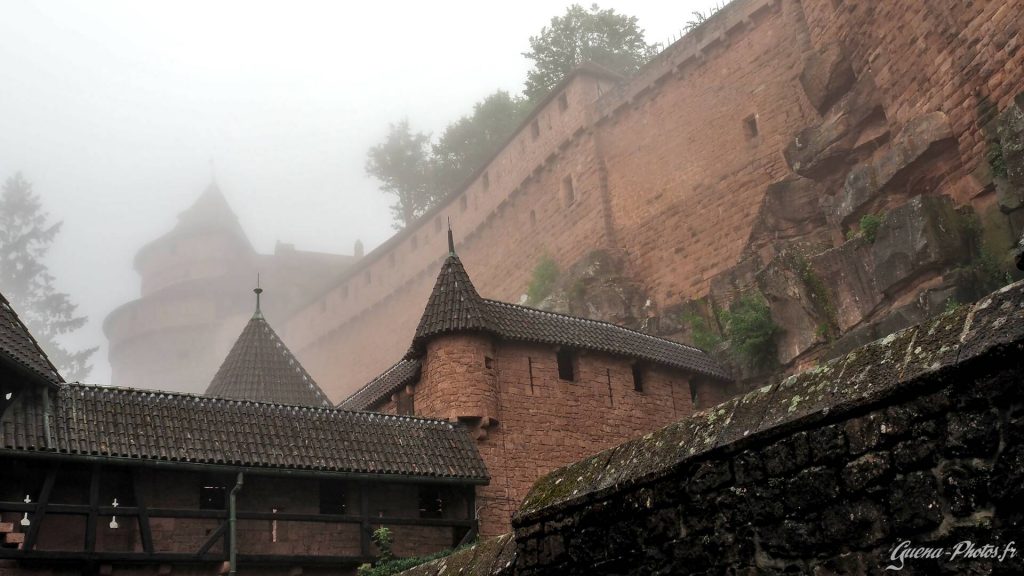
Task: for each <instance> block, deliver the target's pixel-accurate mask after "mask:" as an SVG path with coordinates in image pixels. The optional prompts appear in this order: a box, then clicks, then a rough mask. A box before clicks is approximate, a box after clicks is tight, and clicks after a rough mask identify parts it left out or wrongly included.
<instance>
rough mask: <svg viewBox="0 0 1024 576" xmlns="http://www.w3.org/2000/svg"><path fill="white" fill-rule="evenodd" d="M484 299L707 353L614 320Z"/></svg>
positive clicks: (500, 304)
mask: <svg viewBox="0 0 1024 576" xmlns="http://www.w3.org/2000/svg"><path fill="white" fill-rule="evenodd" d="M483 301H484V302H486V303H488V304H497V305H499V306H506V307H509V308H518V309H520V310H529V311H530V312H537V313H539V314H549V315H551V316H559V317H562V318H568V319H570V320H577V321H580V322H592V323H594V324H601V325H604V326H611V327H613V328H617V329H619V330H623V331H625V332H629V333H631V334H636V335H638V336H645V337H647V338H651V339H654V340H659V341H661V342H665V343H667V344H674V345H676V346H681V347H683V348H686V349H688V350H693V351H694V352H704V353H707V351H706V350H701V349H700V348H697V347H696V346H691V345H689V344H684V343H682V342H676V341H675V340H670V339H668V338H662V337H661V336H655V335H653V334H648V333H646V332H641V331H639V330H634V329H632V328H627V327H625V326H621V325H619V324H615V323H614V322H608V321H605V320H594V319H593V318H585V317H583V316H573V315H572V314H563V313H561V312H551V311H549V310H541V309H540V308H531V307H530V306H523V305H522V304H512V303H511V302H502V301H501V300H494V299H492V298H483Z"/></svg>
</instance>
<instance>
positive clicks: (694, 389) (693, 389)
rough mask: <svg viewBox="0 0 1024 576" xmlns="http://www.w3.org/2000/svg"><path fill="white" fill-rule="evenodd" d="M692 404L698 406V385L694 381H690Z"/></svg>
mask: <svg viewBox="0 0 1024 576" xmlns="http://www.w3.org/2000/svg"><path fill="white" fill-rule="evenodd" d="M690 404H691V405H692V406H693V407H694V408H696V407H697V385H696V384H695V383H693V382H690Z"/></svg>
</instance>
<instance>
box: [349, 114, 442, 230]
mask: <svg viewBox="0 0 1024 576" xmlns="http://www.w3.org/2000/svg"><path fill="white" fill-rule="evenodd" d="M431 172H432V170H431V162H430V137H429V136H428V135H426V134H423V133H422V132H417V133H415V134H414V133H413V132H412V131H411V130H410V129H409V120H407V119H405V120H402V121H400V122H398V123H397V124H392V125H391V127H390V129H389V130H388V135H387V137H386V138H385V140H384V142H382V143H380V144H378V145H376V146H374V147H373V148H370V151H369V154H368V158H367V160H366V173H367V174H369V175H370V176H373V177H374V178H376V179H378V180H380V182H381V187H382V188H383V190H384V191H385V192H387V193H388V194H392V195H394V196H395V202H394V204H392V205H391V213H392V216H393V217H394V219H395V224H394V226H395V228H402V227H404V226H408V225H409V224H410V223H411V222H412V221H413V220H415V219H416V218H418V217H419V216H420V215H421V214H423V213H424V212H425V211H426V210H427V209H428V208H430V207H431V206H433V205H434V204H435V203H436V202H437V201H438V199H439V197H440V195H439V194H438V191H437V188H436V187H435V186H434V185H433V183H432V181H431Z"/></svg>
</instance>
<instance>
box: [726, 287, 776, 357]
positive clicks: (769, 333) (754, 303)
mask: <svg viewBox="0 0 1024 576" xmlns="http://www.w3.org/2000/svg"><path fill="white" fill-rule="evenodd" d="M719 318H720V319H721V321H722V324H723V325H724V326H725V334H726V336H727V337H728V338H729V343H730V348H731V349H732V350H733V351H735V353H736V354H737V355H738V356H739V357H740V359H741V360H743V361H745V362H746V363H747V365H749V366H750V367H752V368H767V367H770V366H772V365H773V364H774V363H775V361H776V356H775V352H776V348H775V334H776V333H777V332H778V331H779V326H778V325H777V324H776V323H775V321H774V320H772V314H771V309H770V308H769V307H768V302H766V301H765V300H764V298H763V297H762V296H761V295H760V294H753V293H752V294H746V295H744V296H742V297H741V298H740V299H738V300H736V301H735V302H733V303H732V305H731V306H729V309H728V310H723V311H722V312H721V315H720V317H719Z"/></svg>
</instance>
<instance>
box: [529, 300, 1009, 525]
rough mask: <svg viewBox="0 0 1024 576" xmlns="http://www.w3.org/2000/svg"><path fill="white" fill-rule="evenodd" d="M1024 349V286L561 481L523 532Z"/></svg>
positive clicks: (597, 460) (533, 500) (599, 457)
mask: <svg viewBox="0 0 1024 576" xmlns="http://www.w3.org/2000/svg"><path fill="white" fill-rule="evenodd" d="M1022 341H1024V281H1021V282H1017V283H1014V284H1011V285H1009V286H1006V287H1004V288H1002V289H1000V290H998V291H996V292H994V293H992V294H990V295H989V296H987V297H985V298H983V299H981V300H980V301H979V302H978V303H976V304H974V305H972V306H962V307H960V308H958V309H956V310H954V311H951V312H949V313H947V314H943V315H941V316H938V317H935V318H932V319H929V320H927V321H925V322H924V323H922V324H919V325H917V326H914V327H911V328H907V329H905V330H901V331H899V332H896V333H894V334H891V335H889V336H886V337H885V338H882V339H880V340H876V341H874V342H872V343H870V344H867V345H865V346H863V347H861V348H858V349H856V350H854V351H853V352H851V353H849V354H847V355H846V356H844V357H840V358H836V359H834V360H832V361H829V362H828V363H826V364H824V365H822V366H819V367H816V368H814V369H811V370H808V371H806V372H803V373H801V374H798V375H795V376H792V377H790V378H787V379H786V380H784V381H782V382H780V383H778V384H774V385H770V386H765V387H763V388H760V389H758V390H754V391H752V392H749V393H747V394H745V395H743V396H740V397H738V398H734V399H732V400H729V401H727V402H725V403H723V404H720V405H718V406H716V407H714V408H711V409H708V410H705V411H703V412H699V413H696V414H694V415H693V416H690V417H688V418H685V419H683V420H680V421H678V422H675V423H673V424H670V425H669V426H666V427H665V428H662V429H661V430H658V431H656V432H653V433H651V434H648V435H646V436H644V437H642V438H638V439H636V440H632V441H629V442H626V443H624V444H621V445H619V446H616V447H615V448H611V449H609V450H605V451H603V452H601V453H599V454H596V455H594V456H591V457H589V458H587V459H584V460H581V461H579V462H576V463H573V464H570V465H569V466H566V467H563V468H560V469H558V470H555V471H553V472H551V473H550V474H548V475H546V476H544V477H543V478H541V479H540V480H538V481H537V482H536V483H535V484H534V486H533V488H532V489H531V491H530V493H529V494H528V495H527V497H526V499H525V500H524V502H523V504H522V506H521V507H520V509H519V512H518V513H517V514H516V516H515V517H514V518H513V521H512V522H513V526H514V527H516V528H517V529H519V528H525V527H527V526H529V525H530V524H533V523H536V522H538V521H540V520H542V519H545V518H549V517H551V516H554V515H556V514H558V513H560V512H562V511H564V510H566V509H569V508H576V507H579V506H583V505H586V504H587V503H590V502H593V501H595V500H600V499H602V498H603V497H605V496H607V495H609V494H611V493H614V492H618V491H621V490H623V489H625V488H628V487H630V486H635V485H637V484H639V483H643V482H649V481H652V480H655V479H658V478H662V477H665V476H667V475H669V474H671V473H672V472H673V471H675V470H678V469H679V468H680V467H682V466H685V465H697V464H699V463H700V462H701V461H704V460H708V459H710V458H712V457H717V456H720V455H722V454H723V453H735V452H739V451H740V450H743V449H745V448H746V447H747V446H748V445H749V444H751V443H752V442H755V441H756V442H770V441H772V440H774V439H777V438H780V437H782V436H783V435H785V434H788V433H790V432H792V431H794V430H795V429H797V428H802V427H807V426H812V425H816V424H821V423H823V421H825V420H829V421H831V420H837V421H838V420H839V419H841V418H842V417H844V416H848V415H850V414H851V413H854V412H856V411H863V410H865V409H867V408H868V407H871V406H875V405H879V404H883V403H884V402H885V401H886V400H887V399H892V398H894V397H898V396H902V395H903V394H904V393H919V392H921V390H920V388H921V387H922V386H930V387H938V386H941V385H942V379H941V378H928V376H930V375H934V374H935V373H937V372H940V371H946V370H951V369H953V368H956V367H958V366H961V365H965V364H967V363H970V362H971V361H973V360H975V359H978V358H979V357H980V356H982V355H983V354H988V353H990V352H991V353H995V352H997V351H999V349H1006V348H1009V347H1012V346H1015V345H1019V344H1020V343H1021V342H1022Z"/></svg>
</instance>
